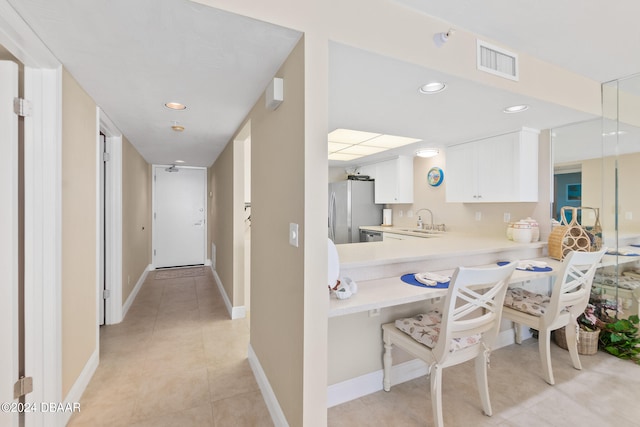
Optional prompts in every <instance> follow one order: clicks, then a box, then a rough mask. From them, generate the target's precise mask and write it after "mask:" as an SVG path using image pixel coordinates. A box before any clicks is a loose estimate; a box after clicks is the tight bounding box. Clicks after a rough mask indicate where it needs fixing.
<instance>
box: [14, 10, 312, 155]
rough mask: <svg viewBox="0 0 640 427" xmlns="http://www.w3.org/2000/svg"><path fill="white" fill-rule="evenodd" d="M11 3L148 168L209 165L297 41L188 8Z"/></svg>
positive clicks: (290, 34) (281, 31) (264, 26)
mask: <svg viewBox="0 0 640 427" xmlns="http://www.w3.org/2000/svg"><path fill="white" fill-rule="evenodd" d="M10 2H11V3H12V5H13V6H14V7H15V9H16V10H17V11H18V12H19V13H20V15H21V16H22V17H23V18H24V19H25V21H27V23H28V24H29V25H30V26H31V28H32V29H33V30H34V31H35V32H36V34H38V36H39V37H40V38H41V39H42V40H43V41H44V43H45V44H46V45H47V46H48V47H49V49H50V50H51V51H52V52H53V54H54V55H56V56H57V57H58V59H59V60H60V62H62V63H63V64H64V66H65V67H66V68H67V69H68V70H69V71H70V73H71V74H72V75H73V76H74V77H75V78H76V80H77V81H78V82H79V83H80V85H81V86H82V87H83V88H84V89H85V90H86V91H87V93H89V95H90V96H91V97H92V98H93V99H94V100H95V101H96V103H97V104H98V106H100V107H101V108H102V109H103V111H105V112H106V114H107V115H108V116H109V118H110V119H111V120H112V121H113V122H114V123H115V124H116V126H117V127H118V128H119V129H120V130H121V131H122V132H123V133H124V135H125V136H126V137H127V138H128V139H129V141H130V142H131V143H132V144H133V145H134V146H135V147H136V148H137V149H138V151H139V152H140V153H141V154H142V155H143V156H144V157H145V159H146V160H147V161H148V162H150V163H159V164H168V163H173V162H174V161H175V160H178V159H180V160H184V161H185V162H186V164H187V165H191V166H210V165H211V164H212V163H213V161H214V160H215V159H216V158H217V156H218V154H219V153H220V152H221V151H222V149H223V148H224V146H225V145H226V144H227V142H228V141H229V139H230V138H231V137H232V136H233V133H234V132H235V131H236V130H237V129H238V127H239V125H240V124H241V121H242V120H243V119H244V118H245V117H246V116H247V114H248V112H249V110H250V109H251V107H252V106H253V105H254V104H255V102H256V101H257V99H258V98H259V97H260V95H261V94H262V92H263V91H264V89H265V88H266V86H267V84H268V83H269V80H270V79H271V78H272V77H273V76H274V74H275V73H276V71H277V70H278V68H280V66H281V64H282V63H283V62H284V60H285V59H286V57H287V56H288V55H289V53H290V51H291V50H292V49H293V47H294V46H295V44H296V42H297V41H298V40H299V38H300V36H301V34H300V33H299V32H296V31H293V30H289V29H285V28H282V27H278V26H275V25H272V24H268V23H265V22H260V21H256V20H253V19H249V18H245V17H242V16H239V15H234V14H230V13H227V12H224V11H220V10H218V9H213V8H210V7H206V6H203V5H199V4H196V3H192V2H190V1H187V0H136V1H130V0H91V1H85V0H10ZM168 101H178V102H181V103H183V104H186V105H187V110H184V111H172V110H169V109H167V108H165V107H164V103H165V102H168ZM174 120H175V121H178V122H179V124H181V125H184V126H185V128H186V129H185V131H184V132H182V133H178V132H174V131H172V130H171V125H172V122H173V121H174Z"/></svg>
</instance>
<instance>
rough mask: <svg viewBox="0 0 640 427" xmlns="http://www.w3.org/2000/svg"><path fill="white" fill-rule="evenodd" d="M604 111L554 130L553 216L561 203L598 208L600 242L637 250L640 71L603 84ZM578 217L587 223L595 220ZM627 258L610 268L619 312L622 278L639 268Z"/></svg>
mask: <svg viewBox="0 0 640 427" xmlns="http://www.w3.org/2000/svg"><path fill="white" fill-rule="evenodd" d="M602 112H603V116H602V117H601V118H598V119H594V120H588V121H584V122H580V123H574V124H571V125H568V126H563V127H560V128H556V129H553V130H552V133H551V139H552V144H553V166H554V168H553V169H554V177H553V182H554V188H553V191H554V196H553V205H552V215H553V216H554V218H555V219H559V210H560V207H562V206H580V205H581V206H589V207H595V208H598V209H599V210H600V222H601V223H602V228H603V240H604V244H605V245H606V246H607V247H608V248H609V249H610V250H613V251H618V250H620V251H624V250H625V249H631V250H633V249H634V248H637V250H638V251H639V253H640V198H639V197H638V196H637V185H638V183H639V182H640V74H639V75H634V76H630V77H628V78H624V79H620V80H615V81H612V82H608V83H605V84H603V85H602ZM576 184H579V185H580V187H577V186H576ZM581 219H582V220H583V221H585V222H587V225H588V222H589V221H591V220H593V218H581ZM635 245H639V246H635ZM629 261H630V258H628V257H627V256H624V255H620V256H618V257H617V258H616V262H615V265H614V266H612V267H610V268H608V272H609V274H611V281H612V283H613V287H614V295H612V297H613V299H614V300H615V301H618V302H620V303H622V304H623V306H622V307H621V308H622V310H623V313H624V309H625V308H626V307H624V305H626V304H625V303H624V299H623V298H619V297H620V295H622V294H623V293H624V290H620V289H619V288H620V277H621V275H622V273H624V272H625V271H626V270H629V269H632V268H638V265H637V264H638V263H637V262H629ZM622 287H623V288H624V285H623V286H622ZM623 315H624V314H623Z"/></svg>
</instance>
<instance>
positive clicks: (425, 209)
mask: <svg viewBox="0 0 640 427" xmlns="http://www.w3.org/2000/svg"><path fill="white" fill-rule="evenodd" d="M420 211H427V212H429V216H430V217H431V224H430V226H429V230H433V229H434V227H433V212H431V210H430V209H427V208H422V209H418V210H417V211H416V215H418V227H420V228H426V227H424V224H423V222H422V218H421V217H420V215H419V213H420Z"/></svg>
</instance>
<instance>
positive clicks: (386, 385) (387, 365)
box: [382, 331, 393, 391]
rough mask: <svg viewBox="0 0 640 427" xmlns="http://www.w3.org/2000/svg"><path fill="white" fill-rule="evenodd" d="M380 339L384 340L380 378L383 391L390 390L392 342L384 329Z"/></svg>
mask: <svg viewBox="0 0 640 427" xmlns="http://www.w3.org/2000/svg"><path fill="white" fill-rule="evenodd" d="M382 339H383V341H384V356H383V357H382V366H383V372H384V377H383V379H382V388H383V389H384V391H389V390H391V366H392V360H391V349H392V348H393V344H392V343H391V338H390V337H389V336H388V335H387V332H386V331H384V332H383V333H382Z"/></svg>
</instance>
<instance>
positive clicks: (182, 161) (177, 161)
mask: <svg viewBox="0 0 640 427" xmlns="http://www.w3.org/2000/svg"><path fill="white" fill-rule="evenodd" d="M173 163H184V160H176V161H175V162H173Z"/></svg>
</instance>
